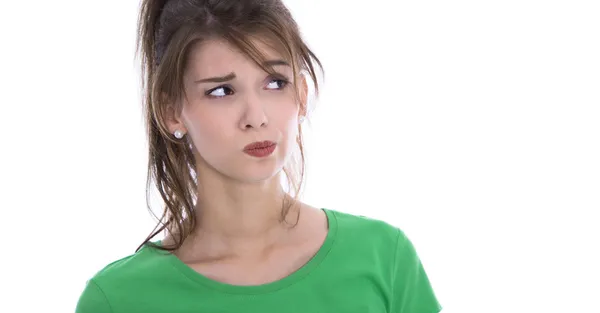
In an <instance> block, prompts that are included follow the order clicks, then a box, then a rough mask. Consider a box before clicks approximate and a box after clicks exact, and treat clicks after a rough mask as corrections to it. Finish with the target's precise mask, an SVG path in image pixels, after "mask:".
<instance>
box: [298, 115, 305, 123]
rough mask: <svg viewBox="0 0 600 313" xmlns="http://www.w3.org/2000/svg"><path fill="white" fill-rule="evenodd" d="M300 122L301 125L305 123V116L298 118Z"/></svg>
mask: <svg viewBox="0 0 600 313" xmlns="http://www.w3.org/2000/svg"><path fill="white" fill-rule="evenodd" d="M298 122H300V124H302V123H304V116H300V117H299V118H298Z"/></svg>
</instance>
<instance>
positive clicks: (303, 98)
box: [298, 74, 308, 117]
mask: <svg viewBox="0 0 600 313" xmlns="http://www.w3.org/2000/svg"><path fill="white" fill-rule="evenodd" d="M299 86H300V90H299V91H300V99H299V100H300V103H299V105H300V112H299V113H298V116H303V117H306V114H307V113H308V112H307V110H308V102H307V101H308V82H307V81H306V75H305V74H300V84H299Z"/></svg>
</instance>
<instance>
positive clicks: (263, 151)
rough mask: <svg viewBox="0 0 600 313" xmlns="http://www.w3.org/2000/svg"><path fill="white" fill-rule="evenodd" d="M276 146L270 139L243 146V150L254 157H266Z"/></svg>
mask: <svg viewBox="0 0 600 313" xmlns="http://www.w3.org/2000/svg"><path fill="white" fill-rule="evenodd" d="M276 146H277V144H276V143H274V142H272V141H268V140H267V141H257V142H253V143H251V144H249V145H247V146H246V147H244V152H245V153H246V154H249V155H251V156H254V157H266V156H269V155H270V154H271V153H273V151H275V147H276Z"/></svg>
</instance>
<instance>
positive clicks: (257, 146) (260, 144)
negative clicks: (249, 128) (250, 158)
mask: <svg viewBox="0 0 600 313" xmlns="http://www.w3.org/2000/svg"><path fill="white" fill-rule="evenodd" d="M274 145H275V143H274V142H272V141H268V140H266V141H257V142H253V143H251V144H249V145H247V146H246V147H244V150H245V151H251V150H256V149H265V148H269V147H271V146H274Z"/></svg>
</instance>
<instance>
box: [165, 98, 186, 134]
mask: <svg viewBox="0 0 600 313" xmlns="http://www.w3.org/2000/svg"><path fill="white" fill-rule="evenodd" d="M165 105H166V108H165V116H164V117H165V126H166V127H167V130H168V131H169V133H170V134H171V135H173V133H175V131H177V130H178V131H180V132H182V133H183V134H185V133H187V128H186V127H185V124H184V123H183V119H182V117H181V109H178V107H177V106H176V105H175V104H174V103H172V102H171V103H167V104H165Z"/></svg>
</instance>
